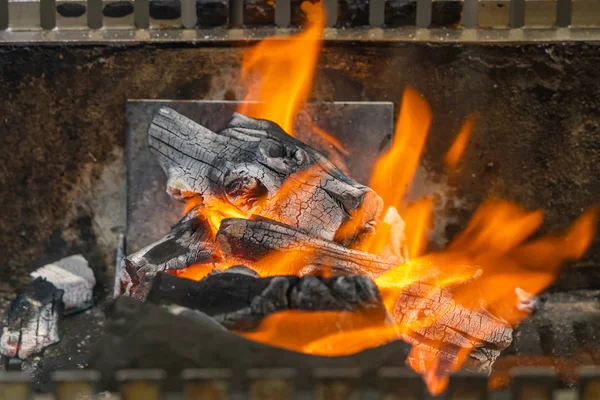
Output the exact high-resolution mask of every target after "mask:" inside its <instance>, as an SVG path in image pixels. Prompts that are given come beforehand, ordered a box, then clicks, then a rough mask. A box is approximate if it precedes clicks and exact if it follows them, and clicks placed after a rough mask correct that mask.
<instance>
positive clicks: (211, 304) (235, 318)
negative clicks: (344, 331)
mask: <svg viewBox="0 0 600 400" xmlns="http://www.w3.org/2000/svg"><path fill="white" fill-rule="evenodd" d="M234 268H238V270H239V269H240V268H243V267H234ZM226 271H227V270H226ZM147 301H149V302H152V303H155V304H160V305H172V304H176V305H179V306H183V307H187V308H191V309H194V310H199V311H202V312H203V313H205V314H207V315H210V316H211V317H213V318H214V319H215V320H216V321H218V322H220V323H221V324H223V326H225V327H227V328H229V329H234V330H253V329H255V328H256V327H257V326H258V325H259V324H260V322H261V321H262V319H263V318H264V317H266V316H267V315H269V314H272V313H274V312H277V311H282V310H290V309H296V310H304V311H357V312H368V313H369V315H372V316H373V317H374V318H375V316H380V319H381V321H382V323H383V322H384V321H385V320H386V318H387V313H386V311H385V307H384V306H383V303H382V300H381V296H380V294H379V291H378V289H377V286H375V284H374V283H373V282H372V281H371V280H370V279H369V278H367V277H364V276H358V275H355V276H343V277H337V278H318V277H315V276H305V277H302V278H299V277H297V276H291V275H288V276H276V277H270V278H259V277H254V276H250V275H249V274H248V273H247V272H246V271H243V272H242V273H239V272H234V271H228V272H222V273H213V274H211V275H209V276H207V277H206V278H204V279H202V280H201V281H198V282H196V281H192V280H189V279H184V278H179V277H176V276H173V275H168V274H164V273H159V274H158V275H157V276H156V278H155V279H154V283H153V285H152V288H151V289H150V293H149V294H148V297H147Z"/></svg>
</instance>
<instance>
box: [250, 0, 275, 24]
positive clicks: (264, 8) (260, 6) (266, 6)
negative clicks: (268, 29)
mask: <svg viewBox="0 0 600 400" xmlns="http://www.w3.org/2000/svg"><path fill="white" fill-rule="evenodd" d="M244 25H245V26H272V25H275V2H274V1H273V0H244Z"/></svg>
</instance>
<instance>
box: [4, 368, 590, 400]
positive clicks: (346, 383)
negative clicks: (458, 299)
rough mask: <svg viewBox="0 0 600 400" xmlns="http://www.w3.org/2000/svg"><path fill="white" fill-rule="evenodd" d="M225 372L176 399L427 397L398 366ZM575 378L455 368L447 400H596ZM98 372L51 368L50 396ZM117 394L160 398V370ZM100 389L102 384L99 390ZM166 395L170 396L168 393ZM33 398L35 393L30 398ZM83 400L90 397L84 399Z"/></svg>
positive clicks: (18, 382)
mask: <svg viewBox="0 0 600 400" xmlns="http://www.w3.org/2000/svg"><path fill="white" fill-rule="evenodd" d="M241 376H242V379H240V374H238V373H233V372H232V371H230V370H224V369H201V370H185V371H184V372H183V374H182V376H181V385H180V386H181V389H180V390H179V392H178V393H179V395H178V396H177V393H175V395H176V396H177V397H176V398H183V399H227V398H230V397H239V396H242V397H244V398H250V399H264V398H270V399H293V398H300V397H302V398H307V399H308V398H311V399H313V398H314V399H337V398H339V399H342V398H343V399H367V398H368V399H405V400H409V399H414V400H418V399H426V398H429V397H428V395H427V393H426V390H425V387H424V385H423V382H422V381H421V379H420V377H418V376H417V375H415V374H414V373H412V372H411V371H409V370H407V369H403V368H382V369H380V370H379V371H377V373H376V374H374V375H371V376H364V375H361V374H360V373H359V371H357V370H354V369H347V368H344V369H327V370H315V371H312V372H311V373H309V374H308V375H307V376H304V375H303V374H301V373H299V371H296V370H294V369H286V368H283V369H252V370H248V371H246V373H245V374H241ZM578 376H579V382H578V385H577V387H576V388H573V389H558V386H557V380H556V376H555V374H554V370H553V369H551V368H542V367H529V368H515V369H513V370H512V371H511V378H512V381H511V384H510V390H504V391H488V380H487V376H485V375H480V374H475V373H457V374H454V375H452V376H451V378H450V384H449V386H448V390H447V392H446V393H445V396H446V397H445V398H446V399H455V400H464V399H470V400H479V399H482V400H483V399H515V400H530V399H540V400H543V399H548V400H550V399H554V398H561V399H565V400H568V399H573V400H575V399H581V400H597V399H598V398H600V368H598V367H593V368H590V367H586V368H582V369H580V370H579V371H578ZM99 378H100V376H99V374H98V373H96V372H94V371H88V370H79V371H59V372H56V373H54V375H53V382H54V387H55V398H56V399H57V400H68V399H69V400H70V399H76V398H82V396H90V395H92V394H94V393H98V391H99V387H98V382H99ZM116 380H117V382H118V385H119V394H120V398H121V399H124V400H127V399H159V398H161V396H162V397H164V395H165V394H166V393H167V391H166V390H164V385H163V383H164V382H165V374H164V373H163V371H160V370H123V371H119V372H118V373H117V376H116ZM100 389H101V388H100ZM168 393H169V394H170V396H169V397H170V398H175V397H172V396H173V395H174V393H173V392H172V391H169V392H168ZM30 395H31V388H30V381H29V380H28V379H27V378H26V377H25V375H24V374H23V373H21V372H7V373H4V374H0V399H11V400H20V399H29V398H31V397H30ZM34 398H35V397H34ZM84 398H89V397H84Z"/></svg>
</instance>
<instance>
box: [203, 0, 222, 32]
mask: <svg viewBox="0 0 600 400" xmlns="http://www.w3.org/2000/svg"><path fill="white" fill-rule="evenodd" d="M196 15H197V16H198V22H197V26H198V27H199V28H214V27H217V26H226V25H227V24H228V23H229V2H228V1H227V0H197V1H196Z"/></svg>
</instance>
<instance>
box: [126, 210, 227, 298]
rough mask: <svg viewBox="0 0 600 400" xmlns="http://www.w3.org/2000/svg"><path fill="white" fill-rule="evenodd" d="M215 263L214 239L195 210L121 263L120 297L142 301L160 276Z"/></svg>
mask: <svg viewBox="0 0 600 400" xmlns="http://www.w3.org/2000/svg"><path fill="white" fill-rule="evenodd" d="M216 259H217V255H216V253H215V247H214V235H213V233H212V230H211V228H210V226H209V224H208V221H207V220H206V218H205V217H204V216H203V215H202V214H200V212H199V208H198V207H196V208H194V209H192V210H190V212H189V213H188V214H186V216H185V217H183V218H182V219H181V221H179V222H178V223H177V224H176V225H175V226H174V227H173V229H172V230H171V232H169V233H168V234H167V235H166V236H165V237H163V238H162V239H160V240H159V241H158V242H155V243H152V244H150V245H148V246H146V247H145V248H143V249H141V250H140V251H138V252H136V253H134V254H131V255H129V256H127V257H126V258H125V259H124V260H123V261H122V262H121V266H122V269H121V276H120V282H121V293H123V294H126V295H128V296H134V297H136V298H138V299H140V300H143V299H144V298H145V297H146V294H147V292H148V290H149V288H150V285H151V283H152V279H153V278H154V276H156V274H157V273H158V272H161V271H167V270H179V269H183V268H187V267H189V266H190V265H192V264H204V263H211V262H213V261H216Z"/></svg>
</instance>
